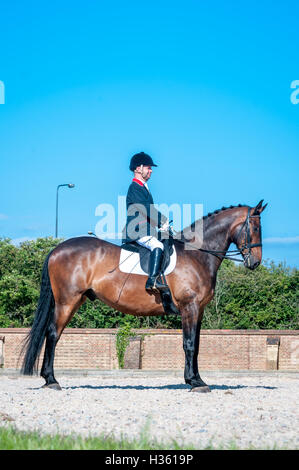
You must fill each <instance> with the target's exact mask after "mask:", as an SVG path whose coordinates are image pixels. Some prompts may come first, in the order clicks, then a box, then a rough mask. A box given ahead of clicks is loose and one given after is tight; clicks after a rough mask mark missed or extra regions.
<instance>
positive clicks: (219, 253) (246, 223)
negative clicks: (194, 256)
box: [176, 207, 262, 263]
mask: <svg viewBox="0 0 299 470" xmlns="http://www.w3.org/2000/svg"><path fill="white" fill-rule="evenodd" d="M250 209H251V208H250V207H248V212H247V217H246V219H245V221H244V223H243V224H242V226H241V228H240V230H239V233H238V236H237V239H236V242H235V243H236V245H237V243H238V239H239V237H240V235H241V232H242V230H243V228H244V227H245V240H244V243H243V245H242V247H241V248H240V249H238V250H228V251H220V250H219V251H218V250H206V249H204V248H195V249H196V250H198V251H202V252H203V253H207V254H210V255H213V256H216V257H217V258H220V259H229V260H231V261H237V262H238V263H243V262H245V261H246V260H247V258H249V256H250V254H251V248H254V247H258V246H262V244H261V243H251V236H250V227H249V221H250V219H251V218H253V217H260V216H259V215H250ZM177 233H179V232H177ZM176 240H177V241H178V242H179V243H183V244H184V245H189V246H192V248H193V250H194V246H193V245H192V244H191V243H188V242H186V241H184V240H178V239H176ZM237 246H238V245H237ZM245 250H248V253H244V251H245ZM227 253H229V254H227ZM231 255H232V256H231ZM235 255H241V256H244V258H243V259H239V258H234V257H233V256H235Z"/></svg>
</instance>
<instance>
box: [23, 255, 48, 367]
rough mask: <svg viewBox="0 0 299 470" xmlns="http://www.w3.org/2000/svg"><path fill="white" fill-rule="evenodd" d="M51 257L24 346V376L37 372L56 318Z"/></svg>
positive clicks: (45, 267)
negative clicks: (50, 274)
mask: <svg viewBox="0 0 299 470" xmlns="http://www.w3.org/2000/svg"><path fill="white" fill-rule="evenodd" d="M50 255H51V253H49V255H48V256H47V258H46V260H45V262H44V266H43V271H42V280H41V289H40V297H39V302H38V306H37V310H36V312H35V318H34V322H33V326H32V328H31V330H30V332H29V334H28V336H27V337H26V339H25V342H24V346H23V351H24V350H25V357H24V360H23V365H22V369H21V373H22V374H24V375H32V374H33V372H34V371H36V370H37V366H36V362H37V361H38V358H39V355H40V352H41V349H42V346H43V343H44V340H45V337H46V333H47V330H48V327H49V325H50V323H51V322H52V321H53V317H54V305H55V302H54V296H53V292H52V287H51V283H50V278H49V272H48V262H49V257H50Z"/></svg>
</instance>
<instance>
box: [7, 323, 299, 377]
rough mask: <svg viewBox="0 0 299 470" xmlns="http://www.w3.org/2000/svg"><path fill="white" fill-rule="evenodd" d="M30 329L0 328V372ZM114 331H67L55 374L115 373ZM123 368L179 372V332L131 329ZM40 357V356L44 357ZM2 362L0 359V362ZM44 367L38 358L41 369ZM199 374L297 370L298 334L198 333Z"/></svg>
mask: <svg viewBox="0 0 299 470" xmlns="http://www.w3.org/2000/svg"><path fill="white" fill-rule="evenodd" d="M28 331H29V330H28V329H25V328H24V329H23V328H2V329H1V328H0V367H1V362H2V367H3V368H6V369H18V368H20V365H21V361H20V362H19V363H18V359H19V355H20V351H21V344H22V341H23V339H24V338H25V336H26V334H27V333H28ZM116 333H117V330H115V329H74V328H67V329H66V330H65V331H64V333H63V335H62V337H61V338H60V340H59V343H58V345H57V348H56V355H55V368H56V369H81V370H82V369H98V370H111V369H117V368H118V361H117V354H116V348H115V342H116ZM135 333H136V334H137V336H136V337H134V338H132V340H131V342H130V345H129V347H128V349H127V351H126V355H125V368H128V369H130V368H131V369H145V370H163V369H165V370H170V369H183V368H184V362H185V355H184V351H183V346H182V331H181V330H135ZM42 354H43V352H42ZM1 358H2V359H1ZM41 362H42V356H41V360H40V365H41ZM199 368H200V370H247V369H249V370H267V369H268V370H269V369H280V370H298V369H299V331H297V330H296V331H292V330H202V332H201V336H200V348H199Z"/></svg>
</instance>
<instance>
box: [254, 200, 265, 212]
mask: <svg viewBox="0 0 299 470" xmlns="http://www.w3.org/2000/svg"><path fill="white" fill-rule="evenodd" d="M263 202H264V199H262V200H261V201H260V202H259V203H258V204H257V205H256V206H255V208H254V211H253V214H252V215H260V214H261V213H262V212H263V210H265V209H266V207H267V205H268V203H267V204H265V205H264V206H263Z"/></svg>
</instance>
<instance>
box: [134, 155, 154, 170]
mask: <svg viewBox="0 0 299 470" xmlns="http://www.w3.org/2000/svg"><path fill="white" fill-rule="evenodd" d="M140 165H146V166H158V165H155V164H154V162H153V160H152V157H150V156H149V155H147V153H144V152H139V153H136V154H135V155H133V157H132V158H131V162H130V170H131V171H134V170H136V168H137V167H138V166H140Z"/></svg>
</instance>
